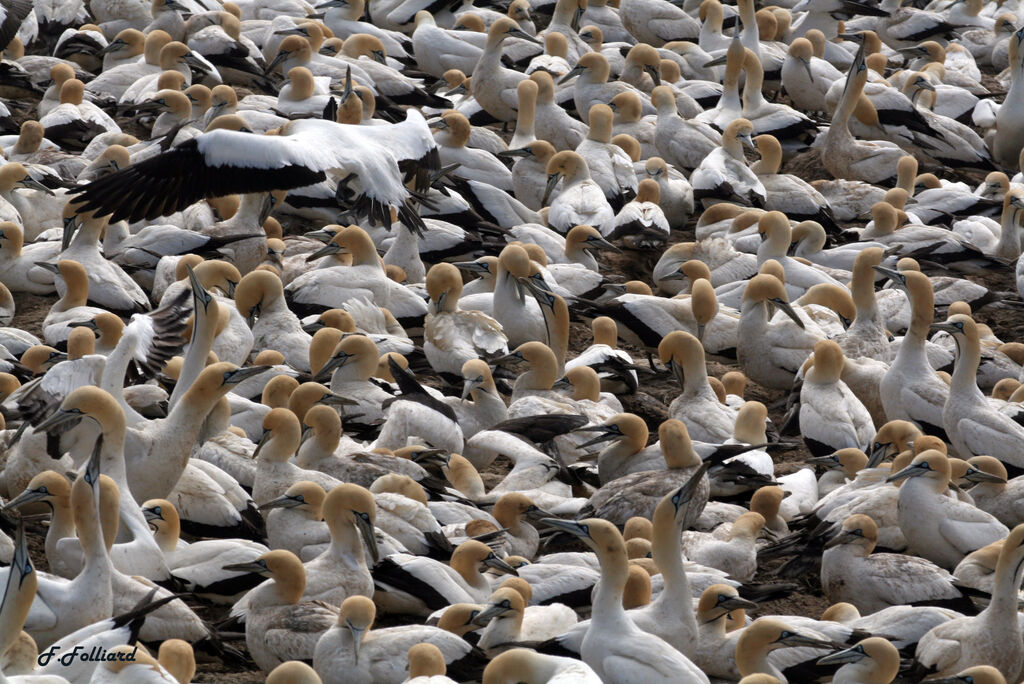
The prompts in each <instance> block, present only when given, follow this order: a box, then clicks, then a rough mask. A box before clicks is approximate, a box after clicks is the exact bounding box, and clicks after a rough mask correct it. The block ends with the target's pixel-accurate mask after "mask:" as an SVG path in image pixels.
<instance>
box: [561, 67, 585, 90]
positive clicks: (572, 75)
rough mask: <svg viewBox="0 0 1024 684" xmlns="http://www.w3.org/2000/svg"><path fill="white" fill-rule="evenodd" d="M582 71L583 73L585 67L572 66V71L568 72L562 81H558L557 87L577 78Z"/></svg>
mask: <svg viewBox="0 0 1024 684" xmlns="http://www.w3.org/2000/svg"><path fill="white" fill-rule="evenodd" d="M584 71H585V67H581V66H580V65H578V64H577V65H576V66H574V67H573V68H572V69H570V70H569V73H567V74H566V75H565V76H563V77H562V80H560V81H559V82H558V85H562V84H564V83H568V82H569V81H571V80H572V79H574V78H576V77H577V76H579V75H580V74H582V73H583V72H584Z"/></svg>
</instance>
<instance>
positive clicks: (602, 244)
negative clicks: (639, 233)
mask: <svg viewBox="0 0 1024 684" xmlns="http://www.w3.org/2000/svg"><path fill="white" fill-rule="evenodd" d="M586 246H587V247H594V248H597V249H607V250H609V251H612V252H617V253H619V254H622V250H621V249H619V248H618V247H616V246H615V245H613V244H612V243H610V242H608V240H605V239H604V238H603V237H601V238H599V237H591V238H587V244H586Z"/></svg>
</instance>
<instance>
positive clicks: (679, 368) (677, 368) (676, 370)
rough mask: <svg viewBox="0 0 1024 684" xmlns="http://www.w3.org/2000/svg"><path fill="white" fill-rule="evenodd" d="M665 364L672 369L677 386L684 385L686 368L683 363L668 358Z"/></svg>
mask: <svg viewBox="0 0 1024 684" xmlns="http://www.w3.org/2000/svg"><path fill="white" fill-rule="evenodd" d="M665 365H667V366H668V369H669V370H670V371H672V375H673V376H675V379H676V382H678V383H679V386H680V387H684V386H685V385H686V369H684V368H683V364H681V363H678V362H677V361H676V360H675V359H669V360H668V363H666V364H665Z"/></svg>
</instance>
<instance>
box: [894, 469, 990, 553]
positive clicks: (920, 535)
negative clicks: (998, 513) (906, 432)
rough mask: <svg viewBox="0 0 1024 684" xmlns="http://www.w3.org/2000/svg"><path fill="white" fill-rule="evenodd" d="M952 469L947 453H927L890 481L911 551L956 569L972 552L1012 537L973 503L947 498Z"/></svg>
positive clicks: (902, 527) (902, 528)
mask: <svg viewBox="0 0 1024 684" xmlns="http://www.w3.org/2000/svg"><path fill="white" fill-rule="evenodd" d="M949 477H950V467H949V460H948V458H947V457H946V456H945V454H943V453H941V452H937V451H935V450H927V451H924V452H922V453H921V454H919V455H918V456H917V457H916V458H914V460H913V462H912V463H911V464H910V465H909V466H907V467H906V468H904V469H903V470H901V471H899V472H897V473H893V474H892V475H891V476H890V477H889V481H893V482H895V481H898V480H904V479H908V478H909V481H908V482H905V483H904V484H903V485H902V486H901V487H900V490H899V523H900V529H901V530H903V534H904V536H905V537H906V538H907V548H908V550H909V551H910V552H912V553H915V554H917V555H919V556H922V557H923V558H927V559H928V560H930V561H932V562H933V563H935V564H936V565H939V566H941V567H944V568H953V567H955V566H956V564H957V563H959V562H960V561H961V560H962V559H963V557H964V556H966V555H967V554H968V553H970V552H971V551H975V550H977V549H980V548H981V547H982V546H985V545H986V544H989V543H991V542H993V541H995V540H997V539H1001V538H1002V537H1003V536H1005V535H1006V534H1007V528H1006V526H1005V525H1003V524H1002V523H1001V522H999V521H998V520H996V519H995V518H994V517H992V516H991V515H989V514H988V513H986V512H984V511H982V510H979V509H977V508H975V507H974V506H973V505H971V504H969V503H965V502H962V501H959V500H957V499H953V498H949V497H947V496H945V491H946V488H947V487H948V485H949Z"/></svg>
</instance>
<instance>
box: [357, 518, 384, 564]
mask: <svg viewBox="0 0 1024 684" xmlns="http://www.w3.org/2000/svg"><path fill="white" fill-rule="evenodd" d="M355 518H356V527H357V528H359V533H360V534H361V535H363V543H364V544H366V548H367V549H368V550H369V551H370V558H372V559H373V562H374V564H376V563H377V561H378V560H380V549H378V548H377V533H376V531H375V530H374V529H373V523H372V522H370V518H369V517H368V516H365V517H364V516H363V515H362V514H359V513H356V516H355Z"/></svg>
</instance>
